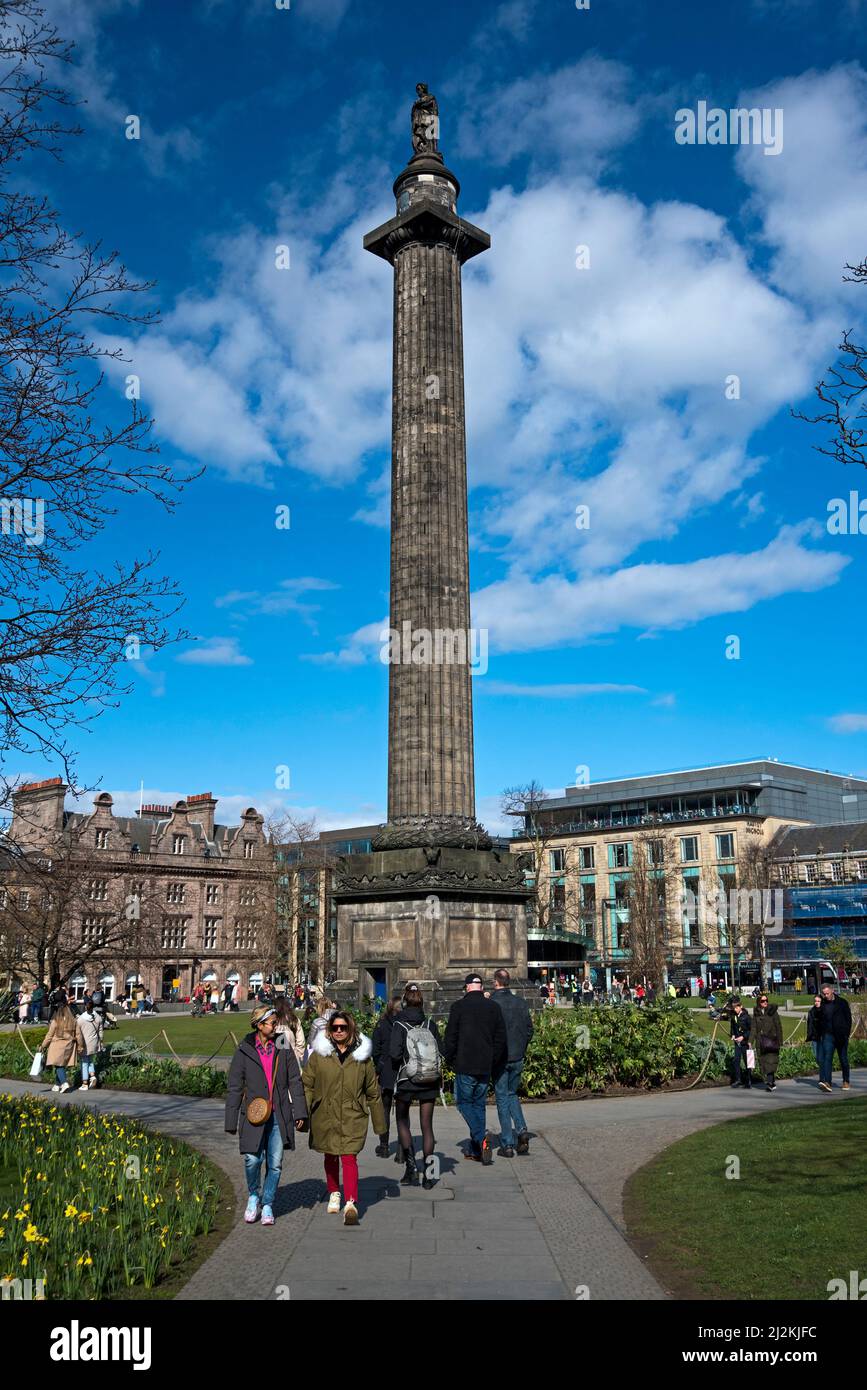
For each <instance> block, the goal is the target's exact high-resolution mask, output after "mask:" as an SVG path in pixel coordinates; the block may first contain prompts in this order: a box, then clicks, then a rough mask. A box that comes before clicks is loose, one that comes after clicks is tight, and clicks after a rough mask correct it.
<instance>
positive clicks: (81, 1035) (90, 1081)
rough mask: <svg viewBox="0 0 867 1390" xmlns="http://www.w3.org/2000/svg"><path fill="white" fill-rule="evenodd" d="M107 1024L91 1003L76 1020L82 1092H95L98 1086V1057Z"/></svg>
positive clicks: (76, 1039) (80, 1087)
mask: <svg viewBox="0 0 867 1390" xmlns="http://www.w3.org/2000/svg"><path fill="white" fill-rule="evenodd" d="M104 1027H105V1022H104V1019H103V1016H102V1014H101V1013H99V1012H98V1010H97V1009H96V1006H95V1005H94V1004H93V1002H92V1001H91V1005H90V1008H89V1009H85V1010H84V1012H83V1013H80V1014H79V1015H78V1017H77V1018H76V1020H75V1041H76V1045H77V1047H78V1051H79V1053H80V1054H81V1058H80V1060H81V1085H80V1086H79V1088H78V1089H79V1090H80V1091H87V1090H91V1091H92V1090H93V1089H94V1088H95V1086H96V1056H97V1053H98V1052H100V1051H101V1050H102V1030H103V1028H104Z"/></svg>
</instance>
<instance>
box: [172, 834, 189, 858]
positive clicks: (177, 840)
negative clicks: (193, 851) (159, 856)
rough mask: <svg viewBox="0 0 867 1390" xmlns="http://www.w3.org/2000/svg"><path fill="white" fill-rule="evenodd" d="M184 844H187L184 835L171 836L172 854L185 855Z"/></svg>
mask: <svg viewBox="0 0 867 1390" xmlns="http://www.w3.org/2000/svg"><path fill="white" fill-rule="evenodd" d="M186 843H187V837H186V835H173V836H172V854H185V853H186Z"/></svg>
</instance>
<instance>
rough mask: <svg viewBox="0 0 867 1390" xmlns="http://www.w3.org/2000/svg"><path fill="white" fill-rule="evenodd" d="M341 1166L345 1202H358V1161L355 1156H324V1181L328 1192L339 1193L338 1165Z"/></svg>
mask: <svg viewBox="0 0 867 1390" xmlns="http://www.w3.org/2000/svg"><path fill="white" fill-rule="evenodd" d="M341 1163H342V1164H343V1196H344V1198H345V1200H346V1201H347V1202H357V1201H358V1159H357V1158H356V1157H355V1154H342V1155H340V1156H338V1155H337V1154H326V1155H325V1181H326V1183H327V1185H328V1191H329V1192H339V1191H340V1164H341Z"/></svg>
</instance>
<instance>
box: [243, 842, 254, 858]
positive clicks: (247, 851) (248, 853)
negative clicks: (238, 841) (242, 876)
mask: <svg viewBox="0 0 867 1390" xmlns="http://www.w3.org/2000/svg"><path fill="white" fill-rule="evenodd" d="M255 848H256V842H255V840H245V841H244V858H245V859H252V858H253V851H254V850H255Z"/></svg>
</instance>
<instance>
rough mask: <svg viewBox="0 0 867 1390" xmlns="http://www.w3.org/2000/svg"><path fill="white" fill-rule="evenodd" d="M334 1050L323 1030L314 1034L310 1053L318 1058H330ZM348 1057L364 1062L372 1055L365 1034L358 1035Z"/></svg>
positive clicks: (371, 1048)
mask: <svg viewBox="0 0 867 1390" xmlns="http://www.w3.org/2000/svg"><path fill="white" fill-rule="evenodd" d="M336 1050H337V1049H336V1048H335V1046H334V1043H333V1042H332V1041H331V1039H330V1038H329V1036H328V1034H327V1033H326V1032H325V1029H324V1028H323V1029H322V1030H321V1032H319V1033H317V1034H316V1037H315V1038H314V1039H313V1046H312V1048H311V1051H312V1052H316V1053H318V1055H319V1056H320V1057H330V1056H331V1055H332V1053H334V1052H336ZM350 1055H351V1056H352V1058H353V1059H354V1060H355V1061H356V1062H366V1061H367V1059H368V1057H371V1056H372V1055H373V1043H372V1042H371V1041H370V1038H369V1037H368V1036H367V1034H366V1033H359V1035H358V1043H357V1045H356V1046H355V1047H354V1048H353V1049H352V1053H351V1054H350Z"/></svg>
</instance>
